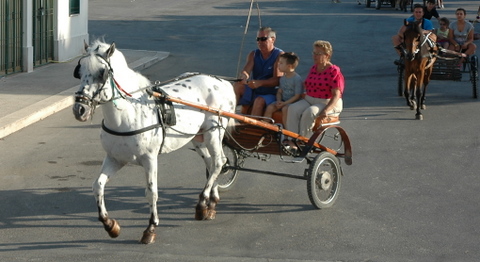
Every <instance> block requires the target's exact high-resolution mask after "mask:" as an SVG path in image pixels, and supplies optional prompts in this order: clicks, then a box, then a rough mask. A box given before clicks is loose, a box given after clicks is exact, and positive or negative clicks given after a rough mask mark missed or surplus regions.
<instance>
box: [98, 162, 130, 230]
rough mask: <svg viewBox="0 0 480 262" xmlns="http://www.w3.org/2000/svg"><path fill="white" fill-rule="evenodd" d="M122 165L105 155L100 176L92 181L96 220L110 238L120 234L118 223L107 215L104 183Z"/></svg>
mask: <svg viewBox="0 0 480 262" xmlns="http://www.w3.org/2000/svg"><path fill="white" fill-rule="evenodd" d="M122 167H123V164H121V163H118V162H117V161H115V160H114V159H111V158H109V157H108V156H107V157H105V159H104V160H103V165H102V171H101V174H100V176H99V177H98V178H97V180H95V182H93V194H94V196H95V200H96V202H97V207H98V220H99V221H100V222H102V224H103V227H104V228H105V230H106V231H107V232H108V235H109V236H110V237H112V238H115V237H118V236H119V235H120V224H119V223H118V222H117V221H116V220H115V219H111V218H109V217H108V212H107V208H106V206H105V197H104V193H105V185H106V184H107V182H108V180H109V178H110V177H111V176H112V175H114V174H115V173H116V172H117V171H118V170H120V169H121V168H122Z"/></svg>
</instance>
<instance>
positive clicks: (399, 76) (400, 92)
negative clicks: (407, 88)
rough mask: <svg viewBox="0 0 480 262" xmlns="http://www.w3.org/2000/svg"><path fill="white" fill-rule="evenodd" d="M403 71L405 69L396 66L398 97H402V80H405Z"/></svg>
mask: <svg viewBox="0 0 480 262" xmlns="http://www.w3.org/2000/svg"><path fill="white" fill-rule="evenodd" d="M404 70H405V68H404V67H403V66H402V65H397V71H398V87H397V92H398V95H399V96H403V80H404V78H405V75H404Z"/></svg>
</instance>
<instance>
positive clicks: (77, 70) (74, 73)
mask: <svg viewBox="0 0 480 262" xmlns="http://www.w3.org/2000/svg"><path fill="white" fill-rule="evenodd" d="M73 77H75V78H77V79H80V78H81V77H80V59H79V60H78V64H77V66H76V67H75V69H74V70H73Z"/></svg>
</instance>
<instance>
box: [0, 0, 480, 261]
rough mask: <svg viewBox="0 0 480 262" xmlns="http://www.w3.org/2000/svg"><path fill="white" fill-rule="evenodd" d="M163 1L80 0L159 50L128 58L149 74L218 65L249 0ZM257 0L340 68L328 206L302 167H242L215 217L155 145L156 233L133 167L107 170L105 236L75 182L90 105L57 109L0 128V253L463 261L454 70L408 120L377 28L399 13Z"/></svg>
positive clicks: (120, 33)
mask: <svg viewBox="0 0 480 262" xmlns="http://www.w3.org/2000/svg"><path fill="white" fill-rule="evenodd" d="M165 2H166V3H163V1H162V3H161V4H160V2H159V1H153V0H150V1H147V0H143V1H139V0H137V1H130V0H129V1H115V6H113V5H111V3H113V1H100V0H98V1H90V15H91V16H90V17H91V20H90V25H89V28H90V32H91V34H94V35H105V39H106V40H107V41H115V42H116V44H117V46H118V47H119V48H125V49H141V50H158V51H168V52H170V56H169V57H168V58H167V59H165V60H164V61H162V62H161V63H158V64H156V65H155V66H152V67H150V68H148V69H147V70H145V71H143V73H144V74H145V75H147V76H148V77H149V78H150V79H152V80H165V79H169V78H171V77H174V76H176V75H178V74H180V73H182V72H185V71H201V72H205V73H212V74H218V75H226V76H233V75H234V74H235V72H236V67H237V61H238V53H239V49H240V43H241V40H242V36H243V30H244V27H243V26H244V25H245V22H246V14H247V11H248V7H249V3H248V1H234V0H229V1H165ZM460 3H461V4H462V5H464V6H465V7H467V8H469V10H476V8H477V7H475V4H476V3H475V2H474V1H461V2H459V4H460ZM259 4H260V8H261V11H262V13H261V14H262V15H261V19H262V23H263V24H264V25H272V26H274V27H275V28H276V29H277V31H278V42H277V44H278V46H279V47H281V48H283V49H284V50H288V51H290V50H291V51H295V52H297V53H298V54H299V55H300V57H301V59H302V60H301V65H300V66H299V69H298V72H299V73H300V74H301V75H305V74H306V72H307V70H308V68H309V66H310V64H311V61H310V52H311V43H312V42H313V41H314V40H317V39H326V40H329V41H331V42H332V43H333V45H334V58H333V60H334V63H336V64H338V65H339V66H340V67H341V68H342V70H343V71H344V74H345V77H346V79H347V89H346V90H347V91H346V94H345V105H346V108H345V111H344V113H342V124H341V125H342V126H343V127H344V128H345V129H346V130H347V132H348V133H349V135H350V137H351V139H352V143H353V150H354V151H353V152H354V159H353V161H354V164H353V165H352V166H345V165H344V166H343V167H344V171H345V177H344V179H343V185H342V191H341V193H340V194H341V195H340V198H339V199H338V201H337V203H336V204H335V205H334V206H333V207H332V208H330V209H325V210H314V209H313V207H312V206H311V205H310V203H309V201H308V197H307V192H306V184H305V182H304V181H300V180H299V181H297V180H292V179H288V178H276V177H271V176H263V175H256V174H250V173H243V174H242V173H241V177H240V179H239V181H238V183H237V184H236V185H235V187H234V188H233V189H232V190H231V191H229V192H227V193H225V194H223V195H222V201H221V202H220V205H219V207H218V210H219V213H218V215H217V220H215V221H209V222H198V221H195V220H194V219H193V211H194V206H195V201H196V198H197V195H198V193H199V192H200V190H201V188H202V187H203V183H204V177H203V176H204V173H203V169H199V168H198V166H201V160H200V159H198V157H197V156H196V154H195V153H193V152H191V151H190V150H188V148H184V149H182V150H179V151H177V152H174V153H172V154H170V155H166V156H162V157H161V158H160V159H159V163H160V167H161V168H160V169H161V172H160V174H159V177H160V185H159V188H160V201H159V210H160V213H161V225H160V227H159V228H158V233H159V236H158V240H157V243H155V244H153V245H149V246H143V245H138V244H137V241H138V239H139V238H140V234H141V231H143V230H144V228H145V227H146V224H147V220H148V209H147V204H146V201H145V199H144V198H143V192H144V188H143V184H144V178H143V175H142V174H141V169H139V168H138V167H134V166H128V167H127V168H125V169H123V170H122V171H121V172H120V173H119V174H118V176H117V177H116V178H114V179H112V180H111V182H110V183H109V184H108V187H107V189H108V190H107V198H106V199H107V206H108V208H109V210H110V214H111V215H112V216H113V217H115V218H118V219H119V221H120V223H121V224H122V226H123V232H122V235H121V236H120V237H119V238H118V239H115V240H112V239H109V238H108V236H107V234H106V233H105V232H103V229H102V227H101V224H100V223H99V222H98V221H96V216H97V214H96V210H95V204H94V199H93V196H92V194H91V189H90V187H91V183H92V182H93V180H94V179H95V177H96V176H97V173H98V170H99V168H100V164H101V160H102V157H103V151H102V149H101V146H100V144H99V139H98V134H99V123H100V121H101V110H99V111H97V113H96V115H95V118H94V120H93V121H92V123H87V124H84V123H79V122H76V121H75V120H74V119H73V116H72V114H71V112H70V110H64V111H62V112H60V113H57V114H55V115H54V116H52V117H49V118H47V119H46V120H43V121H41V122H39V123H37V124H34V125H32V126H30V127H27V128H25V129H23V130H21V131H19V132H17V133H15V134H13V135H10V136H8V137H7V138H5V139H4V140H3V141H0V143H1V147H0V164H1V166H2V168H1V171H0V172H1V173H0V226H1V227H0V257H2V260H5V261H14V260H16V261H87V260H88V261H113V260H115V261H133V260H135V261H138V260H140V259H155V260H158V261H475V260H476V258H478V257H479V256H480V252H479V251H478V236H479V233H480V232H479V228H480V227H479V225H480V221H479V218H478V212H479V208H478V203H479V201H480V196H479V195H478V191H479V178H478V176H477V174H478V170H479V169H480V163H479V161H478V159H479V156H480V138H479V135H478V130H479V129H480V121H479V120H480V118H479V117H478V113H477V112H478V110H479V102H478V101H477V100H474V99H472V98H471V87H470V85H469V83H468V82H447V81H433V82H432V85H431V88H430V91H429V98H428V109H427V110H426V111H425V120H423V121H415V120H414V113H413V112H412V111H410V110H408V109H407V108H406V106H405V102H404V100H403V99H401V98H399V97H398V96H397V95H396V92H395V88H396V87H395V83H396V74H395V68H394V66H393V64H392V60H393V58H392V57H393V51H392V50H391V48H390V41H389V39H390V35H392V32H395V31H396V30H397V28H398V25H399V20H400V21H401V19H402V18H403V17H405V14H404V13H400V12H396V11H394V10H392V9H390V8H385V9H382V10H375V9H373V8H370V9H366V8H365V7H364V6H363V5H362V6H358V5H356V2H355V1H343V3H342V4H331V3H330V2H329V1H322V2H321V1H275V2H260V3H259ZM448 4H450V3H447V9H445V10H442V14H445V15H448V17H450V18H453V12H454V9H456V6H450V5H448ZM472 14H473V12H472ZM257 21H258V19H257V17H255V16H254V17H252V21H251V29H250V31H249V32H248V35H247V37H246V42H245V46H244V52H243V53H244V54H243V57H244V56H245V55H246V52H247V51H248V50H250V49H252V48H254V44H255V43H254V42H253V39H254V36H255V32H254V30H252V28H255V27H257V26H258V22H257ZM126 32H128V34H127V33H126ZM179 159H181V164H178V163H177V162H178V160H179ZM247 165H248V167H251V168H262V169H280V170H282V171H284V172H288V173H301V172H303V169H304V168H305V167H306V166H305V165H301V164H299V165H293V164H283V163H280V162H279V161H278V159H276V158H275V157H274V158H273V159H271V160H270V161H269V162H262V161H258V160H255V159H249V160H248V162H247Z"/></svg>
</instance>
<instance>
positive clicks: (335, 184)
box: [307, 151, 343, 209]
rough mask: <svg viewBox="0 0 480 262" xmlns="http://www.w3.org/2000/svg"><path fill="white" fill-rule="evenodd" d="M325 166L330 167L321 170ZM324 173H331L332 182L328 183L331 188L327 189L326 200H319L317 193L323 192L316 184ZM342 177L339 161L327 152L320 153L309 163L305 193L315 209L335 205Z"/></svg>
mask: <svg viewBox="0 0 480 262" xmlns="http://www.w3.org/2000/svg"><path fill="white" fill-rule="evenodd" d="M325 165H329V166H330V168H328V169H329V170H321V168H322V167H325ZM324 171H331V173H332V174H331V175H332V177H331V180H332V181H329V183H331V188H329V191H331V192H330V194H329V195H328V196H327V198H326V199H321V198H320V196H319V193H320V192H323V191H325V190H323V189H320V188H319V187H318V183H317V182H318V181H320V180H321V179H322V176H321V175H322V174H323V172H324ZM320 173H322V174H320ZM342 175H343V174H342V169H341V167H340V161H338V158H337V157H336V156H334V155H333V154H331V153H329V152H326V151H323V152H320V153H319V154H318V155H317V156H316V157H315V159H314V160H313V161H312V162H311V163H310V167H309V168H308V173H307V192H308V198H309V199H310V202H311V203H312V205H313V206H314V207H315V208H317V209H322V208H328V207H331V206H332V205H333V204H334V203H335V201H336V200H337V198H338V195H339V193H340V187H341V182H342ZM332 193H333V194H332Z"/></svg>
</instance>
